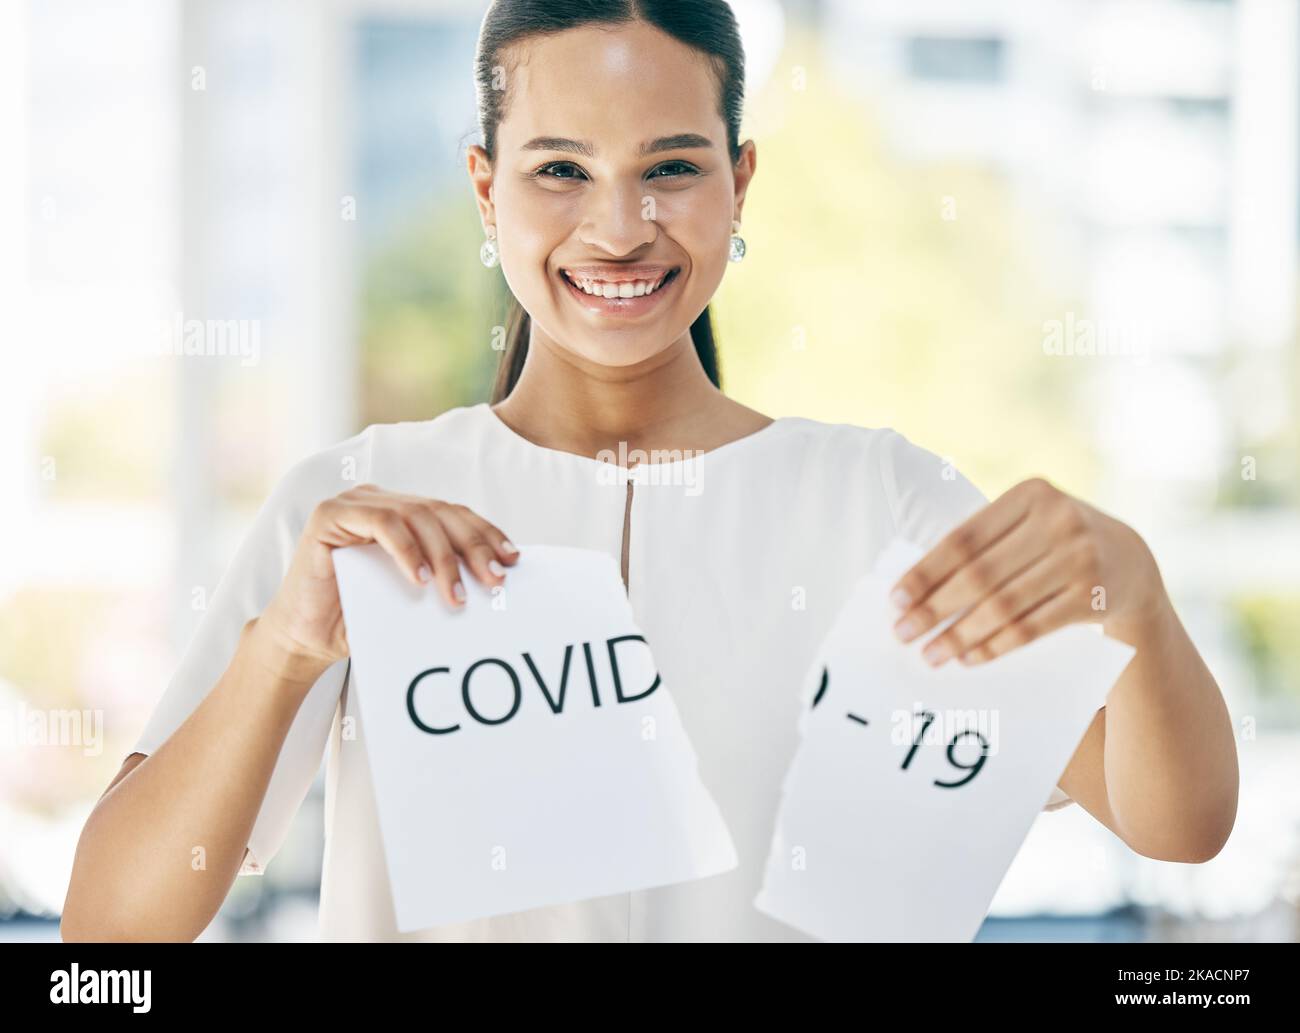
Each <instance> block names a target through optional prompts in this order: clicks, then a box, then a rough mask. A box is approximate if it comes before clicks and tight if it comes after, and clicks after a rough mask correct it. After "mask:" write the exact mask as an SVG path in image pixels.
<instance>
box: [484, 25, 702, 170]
mask: <svg viewBox="0 0 1300 1033" xmlns="http://www.w3.org/2000/svg"><path fill="white" fill-rule="evenodd" d="M517 46H518V47H519V48H521V49H519V50H517V51H516V53H515V54H513V55H511V56H512V57H517V58H519V60H517V61H515V62H514V63H512V65H511V66H510V70H509V73H508V75H507V89H508V91H509V95H508V103H507V105H506V114H505V118H504V120H503V121H502V124H501V127H500V142H501V144H502V145H503V146H509V147H521V146H523V145H524V143H526V142H527V141H529V140H532V139H534V138H536V137H539V136H554V137H564V138H569V139H578V140H587V141H590V142H592V143H593V144H595V146H596V148H597V150H598V151H599V150H604V149H606V148H608V149H609V150H610V151H617V152H620V153H631V152H635V151H636V150H637V149H638V147H639V146H640V145H641V144H642V143H644V142H648V141H650V140H652V139H655V138H658V137H666V136H672V135H676V134H681V133H697V134H700V135H703V136H706V137H708V138H710V139H711V140H713V141H714V142H715V143H717V142H718V136H719V134H720V133H721V131H722V129H723V126H722V120H721V116H720V115H719V113H718V110H717V108H718V83H717V79H716V77H715V76H714V74H713V72H712V70H711V68H710V65H709V62H708V61H707V59H705V58H704V56H703V55H701V54H699V53H698V52H696V51H694V50H692V49H691V48H690V47H688V46H686V45H685V44H684V43H681V42H679V41H677V40H675V39H673V38H672V37H670V36H668V35H666V34H664V33H662V32H659V31H658V30H655V29H651V28H649V27H647V26H644V25H639V24H638V25H634V26H625V27H620V28H618V29H609V28H605V29H598V28H595V27H594V26H583V27H581V28H576V29H568V30H566V31H564V32H560V33H556V34H554V35H551V36H543V37H536V38H534V39H531V40H529V41H527V42H526V43H524V42H521V43H520V44H518V45H517ZM522 48H526V49H522Z"/></svg>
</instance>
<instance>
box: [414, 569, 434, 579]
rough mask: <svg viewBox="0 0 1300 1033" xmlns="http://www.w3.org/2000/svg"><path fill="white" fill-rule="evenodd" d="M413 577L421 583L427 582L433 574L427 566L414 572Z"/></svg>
mask: <svg viewBox="0 0 1300 1033" xmlns="http://www.w3.org/2000/svg"><path fill="white" fill-rule="evenodd" d="M415 576H416V577H418V578H419V579H420V580H421V581H428V580H429V578H431V577H433V572H432V571H431V570H429V568H428V567H427V566H423V567H421V568H420V569H419V570H417V571H416V572H415Z"/></svg>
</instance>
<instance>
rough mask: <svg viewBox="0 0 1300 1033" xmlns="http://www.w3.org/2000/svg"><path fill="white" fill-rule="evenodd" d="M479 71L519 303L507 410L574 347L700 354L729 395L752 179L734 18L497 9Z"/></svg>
mask: <svg viewBox="0 0 1300 1033" xmlns="http://www.w3.org/2000/svg"><path fill="white" fill-rule="evenodd" d="M575 15H576V16H575ZM579 22H580V24H579ZM570 23H572V24H570ZM566 24H569V27H568V30H567V31H564V32H556V31H555V30H556V29H557V28H559V27H560V26H562V25H566ZM616 26H617V28H615V27H616ZM683 44H685V45H683ZM475 69H476V75H477V80H478V95H479V106H480V126H481V129H482V135H483V144H482V146H475V147H472V148H470V152H469V171H470V176H471V179H472V181H473V183H474V186H475V190H476V194H477V196H478V200H479V209H480V214H481V216H482V218H483V223H484V227H485V232H486V233H488V234H489V235H491V234H497V235H499V240H500V260H501V266H502V270H503V272H504V273H505V277H506V281H507V283H508V284H509V286H510V291H511V294H512V295H513V298H514V299H515V300H514V302H513V304H514V308H513V310H512V312H511V314H510V317H509V319H508V321H507V326H508V327H509V328H510V332H509V337H508V340H507V342H506V349H505V354H504V361H503V362H502V364H501V372H500V375H499V377H498V380H497V383H496V386H495V389H494V392H493V401H501V400H503V399H504V398H505V397H506V396H508V395H509V394H510V393H511V391H512V390H513V389H514V387H515V384H516V382H517V381H518V379H519V376H520V374H521V373H522V370H523V367H524V363H525V360H526V358H527V355H528V352H529V349H530V348H537V349H539V350H546V351H553V350H554V349H555V348H556V347H557V342H561V341H562V342H564V344H563V345H562V347H565V348H566V349H568V350H569V351H570V353H576V355H577V356H579V357H581V358H584V359H588V360H590V361H592V362H595V363H599V364H601V365H605V366H630V365H633V364H635V363H637V362H642V361H644V360H646V359H647V358H650V357H652V356H655V355H659V354H661V353H664V352H665V351H666V352H667V353H668V354H675V353H676V352H679V351H681V350H684V349H685V350H689V349H691V348H692V347H693V348H694V350H695V352H696V354H697V356H698V360H699V364H700V365H701V366H702V367H703V369H704V371H705V373H706V374H707V376H708V378H709V379H710V380H711V381H712V383H713V384H714V385H715V386H718V385H719V384H720V380H719V373H718V362H717V354H716V348H715V345H714V340H713V330H712V321H711V319H710V315H709V309H708V303H709V299H710V298H711V297H712V296H713V294H714V292H715V291H716V290H717V287H718V284H719V282H720V281H721V279H722V273H723V270H724V269H725V268H726V263H727V259H728V258H729V257H730V256H731V255H732V254H733V253H734V252H735V251H736V250H737V249H736V248H735V247H734V245H733V244H732V239H733V231H734V230H736V229H737V228H738V227H739V224H740V218H741V213H742V210H743V207H744V202H745V193H746V190H747V188H748V184H749V180H750V177H751V176H752V175H753V173H754V167H755V148H754V145H753V143H752V141H747V142H745V143H744V144H742V143H741V141H740V119H741V110H742V106H743V96H744V52H743V50H742V49H741V46H740V40H739V37H738V35H737V32H736V28H735V21H734V18H733V16H732V14H731V10H730V8H729V7H728V6H727V5H726V4H725V3H692V4H681V3H664V2H659V3H655V2H648V3H632V2H629V0H610V2H606V3H595V4H584V5H582V6H581V13H580V14H578V13H577V10H576V9H575V10H574V12H573V13H572V14H571V13H570V9H569V5H567V4H556V3H537V2H534V3H498V4H494V5H493V6H492V8H491V9H490V10H489V12H488V14H487V17H486V18H485V19H484V22H483V29H482V32H481V34H480V38H479V52H478V58H477V61H476V65H475ZM543 69H548V70H549V69H560V70H561V71H560V73H559V74H549V73H548V74H547V75H545V76H543V75H541V74H539V73H540V72H541V70H543ZM647 98H654V103H653V105H648V104H647V102H646V99H647ZM629 112H635V113H636V117H631V118H629V117H628V113H629ZM660 123H662V128H663V131H662V132H661V133H650V134H647V133H646V129H647V127H653V128H659V126H660ZM573 127H583V129H584V130H585V131H584V132H582V133H581V134H577V133H573V132H572V130H573ZM563 130H567V132H562V131H563ZM503 173H504V174H503ZM523 227H527V230H526V231H525V232H523V233H521V232H519V229H521V228H523ZM503 231H504V232H503ZM638 284H640V285H642V286H638ZM557 285H558V286H559V287H560V288H561V289H560V290H556V289H555V287H556V286H557ZM660 291H662V292H663V293H662V294H659V292H660ZM656 295H658V296H657V297H656ZM647 297H649V298H652V299H655V300H653V301H641V300H638V299H641V298H647ZM665 343H667V344H668V348H667V349H665Z"/></svg>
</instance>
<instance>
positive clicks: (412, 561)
mask: <svg viewBox="0 0 1300 1033" xmlns="http://www.w3.org/2000/svg"><path fill="white" fill-rule="evenodd" d="M327 516H328V518H329V519H330V520H331V522H332V523H333V525H334V526H335V528H337V529H338V531H340V532H342V533H343V534H345V535H347V536H349V537H350V538H351V539H352V541H348V540H338V541H335V542H333V543H331V544H335V545H351V544H355V543H356V542H357V541H373V542H376V543H377V544H378V545H379V546H380V548H382V549H383V550H384V551H385V552H386V553H388V555H390V556H391V557H392V558H393V559H394V560H395V561H396V563H397V566H398V568H399V569H400V570H402V572H403V573H405V574H406V576H407V577H408V578H410V580H411V581H412V583H414V584H417V585H422V584H424V583H425V581H427V580H428V577H427V574H428V568H427V557H426V555H425V552H424V550H423V548H421V545H420V542H419V541H418V540H417V539H416V537H415V535H414V534H413V533H412V531H411V529H410V528H409V527H407V525H406V522H405V521H403V520H402V518H401V517H400V516H399V515H398V513H397V512H396V511H395V510H393V509H391V508H389V507H386V506H376V505H373V504H370V503H360V502H336V504H335V505H334V506H332V507H331V508H330V510H329V512H328V514H327ZM421 568H424V570H423V571H422V569H421Z"/></svg>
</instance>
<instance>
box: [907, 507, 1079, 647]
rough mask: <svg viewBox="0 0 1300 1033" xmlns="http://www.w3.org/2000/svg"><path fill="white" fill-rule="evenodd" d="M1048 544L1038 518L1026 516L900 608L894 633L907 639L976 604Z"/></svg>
mask: <svg viewBox="0 0 1300 1033" xmlns="http://www.w3.org/2000/svg"><path fill="white" fill-rule="evenodd" d="M1049 548H1050V543H1049V542H1048V540H1047V535H1046V534H1045V533H1044V532H1043V529H1042V527H1041V525H1040V524H1039V522H1038V521H1035V520H1031V519H1029V518H1028V517H1026V518H1025V519H1023V520H1021V521H1020V523H1018V524H1016V525H1015V526H1014V527H1013V528H1011V530H1010V531H1008V532H1007V533H1006V534H1005V535H1003V536H1002V537H1001V538H999V539H998V540H997V541H996V542H994V543H993V544H992V545H990V546H989V547H988V548H987V549H985V550H984V551H983V552H982V553H980V554H979V555H978V556H976V557H974V558H973V559H971V560H970V561H969V562H967V563H965V564H964V565H962V566H961V567H959V568H958V569H957V570H956V571H955V572H954V573H953V574H952V576H951V577H949V578H948V579H947V580H946V581H944V582H943V583H942V584H940V585H938V586H937V587H936V588H934V590H933V591H931V592H930V594H929V595H928V596H926V597H925V599H924V600H923V601H921V602H919V603H917V604H916V605H914V606H912V607H910V608H909V609H908V610H907V611H906V612H904V613H903V615H902V616H901V617H899V619H898V620H897V621H896V622H895V624H894V634H895V635H897V636H898V637H899V638H900V639H902V640H903V641H904V642H910V641H911V640H912V639H914V638H916V637H917V636H918V635H920V634H922V633H923V632H926V631H929V630H930V629H931V628H933V627H934V626H935V625H936V624H938V623H940V622H941V621H943V620H946V619H947V618H948V617H950V616H952V615H953V614H954V613H959V612H960V611H962V610H964V609H966V608H968V607H971V606H975V605H977V604H978V603H979V602H980V601H981V600H983V599H986V598H987V597H988V596H989V595H990V594H991V593H993V592H995V591H997V590H998V589H999V588H1001V587H1003V586H1004V585H1006V584H1007V583H1009V582H1010V581H1011V580H1012V579H1013V578H1014V577H1016V576H1017V575H1018V574H1020V573H1021V572H1022V571H1025V570H1027V569H1029V567H1031V566H1033V564H1035V563H1037V562H1038V560H1039V559H1041V558H1042V557H1043V556H1044V555H1045V554H1046V553H1047V552H1048V550H1049ZM1053 587H1055V586H1053ZM963 619H964V618H963Z"/></svg>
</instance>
